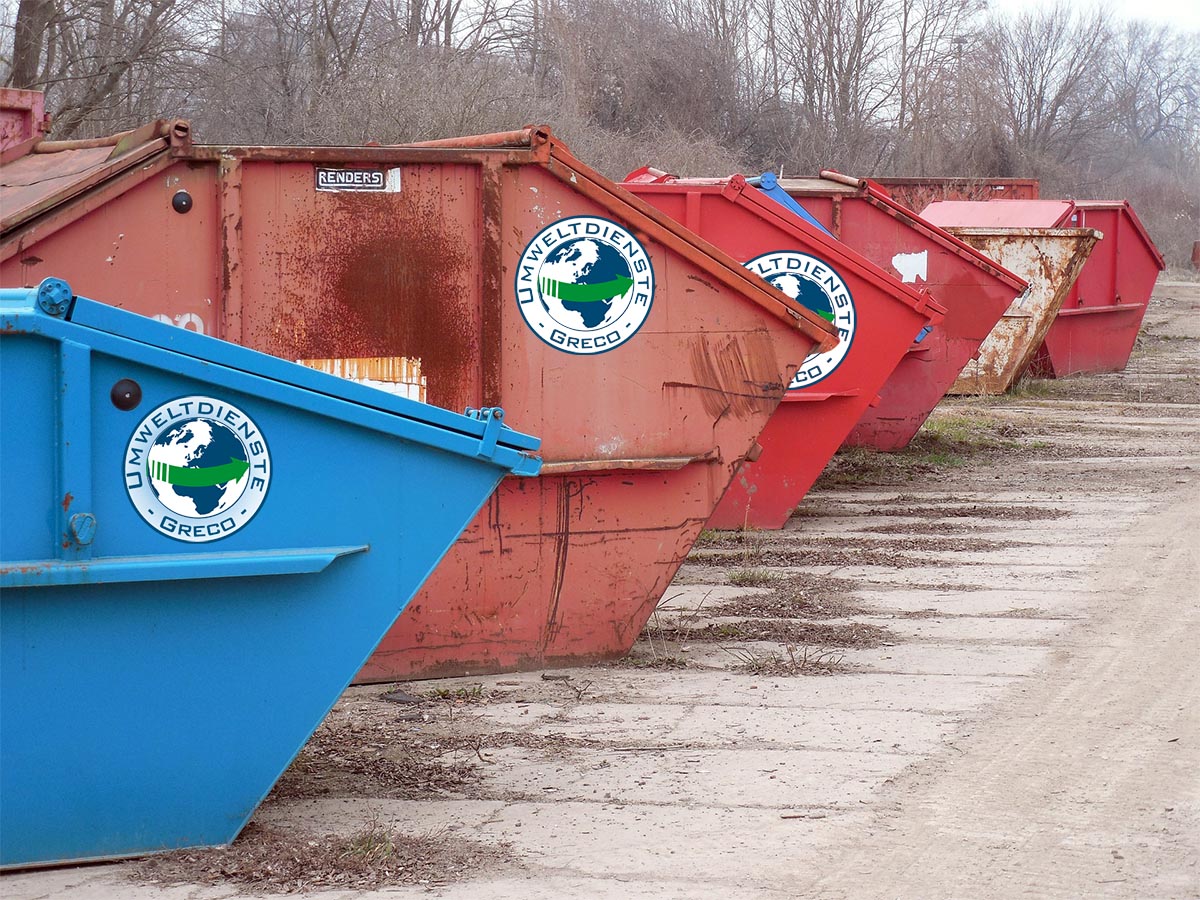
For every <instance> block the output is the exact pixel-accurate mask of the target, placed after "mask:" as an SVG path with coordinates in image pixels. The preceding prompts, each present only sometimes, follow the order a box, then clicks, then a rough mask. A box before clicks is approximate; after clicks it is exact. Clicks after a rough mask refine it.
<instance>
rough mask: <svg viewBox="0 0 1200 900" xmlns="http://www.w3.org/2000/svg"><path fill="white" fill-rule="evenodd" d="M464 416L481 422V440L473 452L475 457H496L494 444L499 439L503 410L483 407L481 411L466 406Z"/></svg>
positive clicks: (496, 407) (494, 407)
mask: <svg viewBox="0 0 1200 900" xmlns="http://www.w3.org/2000/svg"><path fill="white" fill-rule="evenodd" d="M466 414H467V415H468V416H470V417H471V418H473V419H479V420H480V421H481V422H483V438H482V439H481V440H480V441H479V449H478V450H476V451H475V455H476V456H478V457H480V458H481V459H491V458H492V457H493V456H495V455H496V442H497V441H498V440H499V439H500V428H501V422H502V420H503V419H504V410H503V409H501V408H500V407H499V406H485V407H483V408H482V409H473V408H472V407H469V406H468V407H467V411H466Z"/></svg>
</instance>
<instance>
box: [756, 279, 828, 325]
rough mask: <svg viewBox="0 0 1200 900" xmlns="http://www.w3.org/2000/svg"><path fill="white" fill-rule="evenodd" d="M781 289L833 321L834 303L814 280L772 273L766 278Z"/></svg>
mask: <svg viewBox="0 0 1200 900" xmlns="http://www.w3.org/2000/svg"><path fill="white" fill-rule="evenodd" d="M766 280H767V281H768V282H770V283H771V284H773V285H774V286H775V287H776V288H777V289H778V290H779V291H781V292H782V293H784V294H787V295H788V296H789V297H791V298H792V299H793V300H795V301H797V302H798V303H800V304H802V305H803V306H805V307H807V308H808V309H811V310H812V311H813V312H815V313H816V314H817V315H818V316H820V317H821V318H822V319H824V320H825V321H826V322H832V321H833V304H832V303H831V302H830V299H829V295H828V294H826V293H825V291H823V290H821V288H820V287H819V286H817V285H816V284H815V283H814V282H811V281H809V280H808V279H807V278H799V277H798V276H796V275H772V276H771V277H770V278H767V279H766Z"/></svg>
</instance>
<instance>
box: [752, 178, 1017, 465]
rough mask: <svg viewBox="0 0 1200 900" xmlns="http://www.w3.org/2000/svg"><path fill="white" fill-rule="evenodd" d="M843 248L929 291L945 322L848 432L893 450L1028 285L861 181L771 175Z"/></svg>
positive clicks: (853, 441)
mask: <svg viewBox="0 0 1200 900" xmlns="http://www.w3.org/2000/svg"><path fill="white" fill-rule="evenodd" d="M763 182H764V187H770V186H771V185H772V184H777V186H778V188H780V189H782V190H783V191H785V192H786V193H787V194H788V196H790V197H791V198H792V199H794V200H796V201H797V202H799V203H800V205H801V206H802V207H804V209H805V210H807V211H808V212H809V213H810V214H811V215H812V216H813V217H814V218H816V219H817V221H819V222H820V223H821V224H822V225H824V226H825V227H827V228H828V229H829V230H830V231H831V232H832V233H833V235H834V236H835V237H836V238H838V239H839V240H841V241H842V242H844V243H845V244H846V245H847V246H849V247H851V248H853V249H854V250H856V251H858V252H859V253H861V254H862V255H863V256H865V257H866V258H867V259H869V260H870V261H871V262H873V263H875V265H877V266H879V267H880V268H882V269H883V270H884V271H886V272H890V273H895V275H896V277H898V278H899V279H900V280H901V281H904V282H907V283H911V284H915V285H917V286H919V287H922V288H927V289H928V290H929V292H930V293H931V294H932V295H933V296H934V298H935V299H936V300H937V301H938V303H940V304H941V305H942V306H944V307H945V309H946V318H945V319H944V320H943V321H942V323H941V324H940V325H939V326H938V327H937V328H935V329H934V330H933V333H932V334H930V335H929V336H928V337H927V338H925V340H923V341H922V342H921V343H919V344H917V343H914V344H913V345H912V346H911V347H909V352H908V353H907V354H906V355H905V357H904V359H902V360H901V361H900V364H899V365H898V366H896V370H895V371H894V372H893V373H892V375H891V377H890V378H888V380H887V383H886V384H884V386H883V388H882V390H880V392H879V402H878V403H876V404H875V405H874V406H872V407H870V408H869V409H867V410H866V412H865V413H863V416H862V418H861V419H860V420H859V422H858V424H857V425H856V426H855V427H854V430H853V431H851V432H850V435H849V436H848V437H847V438H846V445H847V446H865V447H874V448H875V449H877V450H899V449H900V448H901V447H904V446H906V445H907V444H908V442H909V441H911V440H912V439H913V436H914V435H915V434H916V433H917V431H919V430H920V428H921V425H922V424H924V422H925V420H926V419H927V418H928V417H929V414H930V413H931V412H932V411H933V408H934V407H935V406H937V404H938V401H940V400H941V399H942V397H944V396H945V395H946V392H947V391H948V390H949V389H950V386H951V385H952V384H953V383H954V379H955V378H957V377H958V374H959V373H960V372H961V371H962V369H963V366H965V365H966V364H967V362H968V361H970V360H971V358H972V357H974V356H975V354H976V353H978V352H979V345H980V344H982V343H983V340H984V338H986V337H987V336H988V334H989V333H990V332H991V330H992V329H993V328H994V327H995V326H996V323H997V322H998V321H1000V317H1001V316H1002V315H1004V311H1005V310H1006V309H1008V307H1009V304H1010V303H1012V301H1013V299H1014V298H1015V297H1017V296H1019V295H1020V294H1021V293H1022V292H1023V291H1024V290H1025V289H1026V288H1027V287H1028V286H1029V285H1028V284H1027V283H1026V282H1025V281H1024V279H1022V278H1020V277H1018V276H1017V275H1014V274H1013V273H1012V272H1010V271H1008V270H1007V269H1005V268H1002V267H1001V266H999V265H997V264H996V263H994V262H992V260H990V259H988V257H986V256H984V255H983V254H982V253H980V252H979V251H978V250H976V249H974V248H973V247H970V246H968V245H967V244H965V243H963V242H962V241H960V240H959V239H958V238H956V237H954V236H953V235H951V234H948V233H947V232H945V231H943V230H942V229H941V228H938V227H937V226H936V225H933V224H931V223H929V222H927V221H926V220H924V219H922V218H921V217H920V216H919V215H917V213H915V212H913V211H912V210H911V209H908V208H907V207H904V206H901V205H900V204H899V203H897V202H896V201H895V200H893V199H892V198H891V197H889V196H888V195H887V193H886V192H885V191H883V190H882V189H880V188H879V187H878V186H877V185H876V184H875V183H874V182H872V181H868V180H866V179H859V178H849V177H847V176H845V175H841V174H839V173H837V172H833V171H830V170H825V171H823V172H822V173H821V175H820V177H819V178H787V179H779V180H777V181H776V180H775V179H774V178H771V177H769V176H767V175H764V176H763Z"/></svg>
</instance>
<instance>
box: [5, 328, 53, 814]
mask: <svg viewBox="0 0 1200 900" xmlns="http://www.w3.org/2000/svg"><path fill="white" fill-rule="evenodd" d="M0 353H2V357H0V364H2V365H3V369H2V370H0V371H2V372H3V378H2V380H0V560H13V559H39V558H41V557H44V556H45V555H46V553H47V552H48V551H52V550H53V549H54V546H55V544H56V542H57V541H58V533H57V532H58V515H57V513H56V510H55V509H54V507H53V504H52V503H50V502H48V499H49V495H48V494H47V493H45V491H49V490H53V485H52V483H51V482H50V481H48V480H47V479H46V476H47V475H48V474H49V473H50V472H52V471H53V468H50V469H48V468H47V466H50V467H53V466H54V464H55V454H56V448H57V446H58V417H57V409H56V408H55V406H54V404H51V403H31V402H30V399H31V397H33V396H35V395H37V394H40V393H41V392H42V391H43V390H44V389H45V387H46V386H48V385H52V384H54V382H55V379H56V378H57V374H56V372H57V368H58V348H57V346H55V345H53V344H50V343H47V342H35V341H12V340H6V341H5V342H4V346H3V350H2V351H0ZM10 373H11V374H10ZM17 422H19V423H20V425H21V429H22V430H23V432H24V433H25V434H26V435H27V436H28V443H27V444H22V445H18V444H17V443H16V442H15V441H12V440H6V439H4V437H5V436H4V432H6V431H8V430H9V429H11V428H13V427H14V426H13V423H17ZM26 485H29V486H31V487H32V486H34V485H39V486H40V487H41V488H42V490H37V489H26V488H25V487H24V486H26ZM60 500H61V498H60ZM0 805H2V804H0Z"/></svg>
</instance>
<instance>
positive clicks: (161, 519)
mask: <svg viewBox="0 0 1200 900" xmlns="http://www.w3.org/2000/svg"><path fill="white" fill-rule="evenodd" d="M0 341H2V343H0V485H2V488H0V489H2V491H3V496H2V498H0V642H2V643H0V867H5V868H12V867H21V866H31V865H44V864H51V863H61V862H68V861H79V860H92V859H108V858H114V857H123V856H133V855H139V854H145V853H152V852H155V851H161V850H169V849H175V848H180V847H200V846H212V845H220V844H226V843H229V842H230V841H232V840H233V839H234V837H236V836H237V834H238V832H239V831H240V830H241V828H242V827H243V826H244V825H245V823H246V822H247V821H248V820H249V818H250V815H251V814H252V813H253V811H254V809H255V807H257V806H258V804H259V802H260V801H261V800H262V799H263V797H264V796H265V795H266V794H267V792H268V791H269V790H270V788H271V786H272V785H273V784H274V783H275V781H276V779H277V778H278V777H279V775H280V774H281V773H282V772H283V770H284V769H285V768H286V767H287V765H288V763H289V762H290V761H291V760H292V758H293V757H294V756H295V755H296V753H297V752H298V751H299V750H300V748H301V747H302V746H303V745H304V743H305V742H306V741H307V740H308V738H309V736H310V735H311V734H312V732H313V730H314V729H315V728H316V727H317V725H318V724H319V723H320V722H321V720H322V718H324V716H325V714H326V713H327V712H328V711H329V709H330V707H331V706H332V705H333V703H334V702H335V701H336V700H337V698H338V695H339V694H340V693H341V692H342V690H343V689H344V688H345V687H346V685H347V684H349V682H350V679H351V678H352V677H353V676H354V674H355V673H356V672H357V671H358V670H359V669H360V668H361V667H362V664H363V662H364V661H365V660H366V659H367V657H368V655H370V653H371V651H372V649H373V648H374V647H375V645H376V643H378V641H379V639H380V638H381V637H382V636H383V635H384V633H385V632H386V631H387V630H388V628H389V627H390V626H391V625H392V623H393V622H394V620H395V619H396V617H397V616H398V615H399V614H400V612H401V610H403V609H404V606H405V604H406V603H407V602H408V601H409V599H410V598H411V597H412V596H413V594H414V593H415V592H416V590H417V589H418V588H419V587H420V586H421V583H422V582H423V581H424V580H425V578H426V577H427V576H428V575H429V573H430V572H431V571H432V569H433V568H434V566H436V565H437V563H438V560H439V559H441V557H442V555H443V554H444V553H445V552H446V550H447V549H448V548H449V547H450V545H451V544H452V543H453V542H454V541H455V539H456V538H457V537H458V535H459V533H460V532H461V531H462V530H463V528H464V527H465V526H466V525H467V523H468V522H470V520H471V518H472V517H473V516H474V515H475V513H476V511H478V510H479V508H480V507H481V506H482V505H483V503H484V502H485V501H486V500H487V498H488V496H489V495H490V494H491V493H492V491H493V490H494V489H495V488H496V486H497V484H499V482H500V479H501V478H503V477H504V476H505V475H506V474H509V473H512V474H516V475H536V474H537V473H538V471H539V468H540V465H541V463H540V460H538V459H537V458H536V457H533V456H531V455H530V452H531V451H534V450H536V449H537V448H538V445H539V442H538V440H537V439H536V438H532V437H529V436H527V435H523V434H520V433H517V432H515V431H512V430H510V429H509V428H508V427H506V426H505V425H503V424H502V422H501V419H502V418H503V413H502V412H501V411H500V410H497V409H485V410H478V411H472V410H468V415H458V414H456V413H452V412H448V411H446V410H442V409H437V408H435V407H430V406H426V405H425V404H423V403H417V402H415V401H410V400H405V399H403V398H400V397H394V396H391V395H390V394H387V393H384V392H382V391H377V390H374V389H372V388H369V387H364V386H361V385H357V384H353V383H351V382H348V381H343V380H342V379H340V378H335V377H333V376H330V375H325V374H322V373H320V372H315V371H312V370H309V369H307V368H305V367H303V366H300V365H296V364H293V363H289V362H286V361H283V360H279V359H275V358H273V357H269V356H264V355H263V354H260V353H255V352H253V351H250V350H246V349H245V348H242V347H236V346H233V345H231V344H227V343H225V342H223V341H219V340H216V339H214V338H210V337H204V336H202V335H198V334H194V333H191V332H188V331H184V330H182V329H179V328H175V327H173V326H170V325H164V324H161V323H158V322H154V321H151V320H149V319H146V318H143V317H141V316H137V315H134V314H132V313H128V312H124V311H122V310H119V309H115V308H113V307H110V306H105V305H102V304H99V303H95V302H93V301H90V300H86V299H83V298H75V297H73V296H72V294H71V290H70V288H69V287H68V286H67V285H66V283H65V282H62V281H60V280H58V279H47V280H46V281H44V282H43V283H42V284H41V286H40V287H38V288H37V289H32V290H3V291H0Z"/></svg>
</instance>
